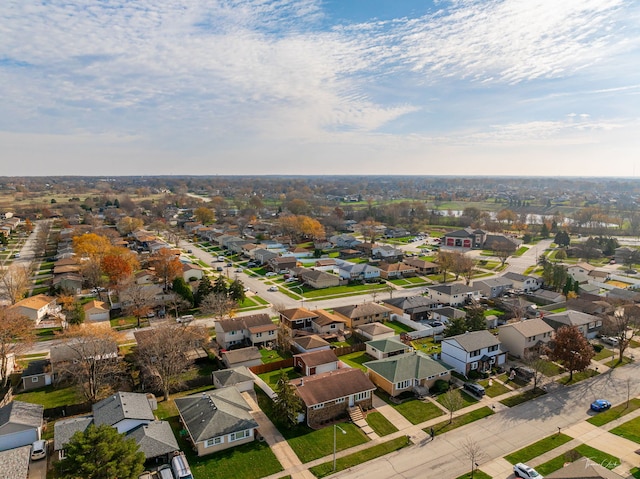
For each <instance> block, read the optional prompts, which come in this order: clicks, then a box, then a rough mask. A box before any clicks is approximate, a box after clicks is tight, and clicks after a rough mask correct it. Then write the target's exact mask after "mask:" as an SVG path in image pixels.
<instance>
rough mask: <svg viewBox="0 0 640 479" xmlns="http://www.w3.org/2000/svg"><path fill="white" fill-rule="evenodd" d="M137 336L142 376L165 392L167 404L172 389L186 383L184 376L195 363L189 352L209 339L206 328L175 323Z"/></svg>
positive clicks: (141, 332)
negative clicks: (183, 381) (191, 364)
mask: <svg viewBox="0 0 640 479" xmlns="http://www.w3.org/2000/svg"><path fill="white" fill-rule="evenodd" d="M135 336H136V340H137V341H138V350H137V353H136V361H137V363H138V364H139V365H140V368H141V370H142V374H143V375H144V376H145V377H147V378H149V379H150V380H151V382H152V383H153V384H156V385H157V386H158V387H159V388H160V389H162V393H163V395H164V399H165V401H166V400H168V399H169V392H170V390H171V388H173V387H175V386H177V385H179V384H180V383H181V382H182V379H181V374H182V373H183V372H184V371H185V370H186V369H187V367H188V366H189V364H190V363H191V360H190V359H189V355H188V353H189V352H190V351H192V350H193V349H195V348H199V347H202V345H203V344H205V342H206V341H208V339H209V334H208V332H207V330H206V328H204V327H201V326H193V325H187V326H183V325H177V324H171V323H166V324H163V325H161V326H159V327H157V328H153V329H150V330H147V331H139V332H137V333H136V335H135Z"/></svg>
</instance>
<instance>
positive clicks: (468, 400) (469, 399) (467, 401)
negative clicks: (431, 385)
mask: <svg viewBox="0 0 640 479" xmlns="http://www.w3.org/2000/svg"><path fill="white" fill-rule="evenodd" d="M459 391H460V397H462V407H463V408H465V407H467V406H471V405H472V404H476V403H477V402H478V399H476V398H475V397H474V396H472V395H471V394H469V393H467V392H466V391H465V390H464V389H459ZM444 396H445V395H444V394H439V395H438V397H437V398H436V401H438V402H439V403H440V404H442V405H443V406H444V404H443V401H444ZM445 407H446V406H445Z"/></svg>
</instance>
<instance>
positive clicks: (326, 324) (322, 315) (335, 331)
mask: <svg viewBox="0 0 640 479" xmlns="http://www.w3.org/2000/svg"><path fill="white" fill-rule="evenodd" d="M315 313H316V317H315V318H311V330H312V331H313V332H314V333H316V334H318V335H320V336H323V337H325V338H326V337H327V336H332V335H341V334H343V333H344V328H345V324H346V321H345V320H344V319H342V318H340V317H339V316H338V315H336V314H333V313H329V312H328V311H325V310H324V309H317V310H316V311H315Z"/></svg>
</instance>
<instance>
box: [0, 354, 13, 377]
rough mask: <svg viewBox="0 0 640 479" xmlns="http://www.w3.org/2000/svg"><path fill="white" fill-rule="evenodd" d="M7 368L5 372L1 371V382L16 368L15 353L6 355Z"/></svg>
mask: <svg viewBox="0 0 640 479" xmlns="http://www.w3.org/2000/svg"><path fill="white" fill-rule="evenodd" d="M5 360H6V362H5V368H4V371H3V370H1V369H0V380H2V379H4V378H6V377H7V376H9V375H11V374H12V373H13V371H14V370H15V367H16V355H15V353H7V354H6V355H5Z"/></svg>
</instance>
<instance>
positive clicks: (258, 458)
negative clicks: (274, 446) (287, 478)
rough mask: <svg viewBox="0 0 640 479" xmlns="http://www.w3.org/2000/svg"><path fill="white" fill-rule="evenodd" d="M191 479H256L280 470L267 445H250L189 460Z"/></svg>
mask: <svg viewBox="0 0 640 479" xmlns="http://www.w3.org/2000/svg"><path fill="white" fill-rule="evenodd" d="M188 461H189V465H190V466H191V472H192V473H193V477H194V479H199V478H200V479H206V478H209V477H215V478H216V479H237V478H238V477H241V478H242V479H258V478H260V477H265V476H270V475H271V474H275V473H277V472H280V471H282V470H283V468H282V465H281V464H280V462H279V461H278V459H277V458H276V456H275V454H273V452H272V451H271V448H270V447H269V445H268V444H267V443H266V442H260V441H253V442H251V443H249V444H243V445H242V446H237V447H233V448H231V449H227V450H225V451H221V452H217V453H215V454H211V455H209V456H203V457H188Z"/></svg>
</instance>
